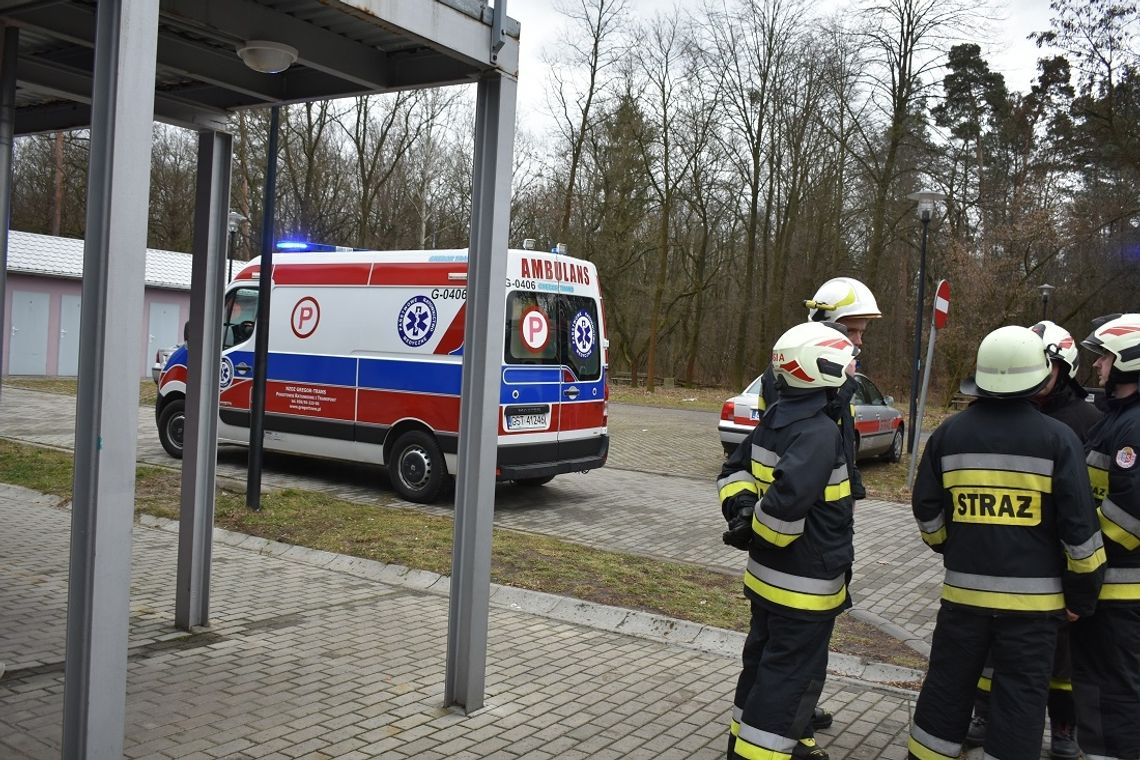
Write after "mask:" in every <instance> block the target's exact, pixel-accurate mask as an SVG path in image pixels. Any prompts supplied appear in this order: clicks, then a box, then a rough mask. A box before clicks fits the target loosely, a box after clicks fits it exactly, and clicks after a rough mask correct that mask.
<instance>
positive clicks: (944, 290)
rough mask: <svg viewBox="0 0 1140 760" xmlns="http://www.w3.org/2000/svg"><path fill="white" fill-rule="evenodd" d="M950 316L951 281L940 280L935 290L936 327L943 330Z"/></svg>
mask: <svg viewBox="0 0 1140 760" xmlns="http://www.w3.org/2000/svg"><path fill="white" fill-rule="evenodd" d="M949 318H950V281H949V280H939V282H938V288H937V289H936V290H935V291H934V327H935V329H938V330H941V329H942V328H943V327H945V326H946V322H947V320H948V319H949Z"/></svg>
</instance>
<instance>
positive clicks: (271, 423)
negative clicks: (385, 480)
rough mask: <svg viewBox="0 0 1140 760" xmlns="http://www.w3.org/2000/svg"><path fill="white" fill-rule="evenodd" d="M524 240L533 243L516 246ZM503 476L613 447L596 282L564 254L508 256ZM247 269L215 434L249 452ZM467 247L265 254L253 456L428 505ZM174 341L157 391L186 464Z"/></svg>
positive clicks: (601, 459) (446, 414)
mask: <svg viewBox="0 0 1140 760" xmlns="http://www.w3.org/2000/svg"><path fill="white" fill-rule="evenodd" d="M528 243H529V241H528ZM507 259H508V263H507V278H506V320H505V324H504V325H503V330H502V333H501V334H502V336H503V337H502V338H501V340H502V367H501V371H500V374H499V413H498V419H499V442H498V463H497V471H496V475H497V477H498V479H499V480H510V481H514V482H515V483H518V484H520V485H523V486H539V485H543V484H545V483H548V482H549V481H550V480H551V479H553V478H554V476H556V475H559V474H562V473H568V472H583V471H586V470H592V469H594V468H596V467H601V466H602V465H604V464H605V462H606V457H607V455H608V453H609V433H608V413H609V409H608V403H609V402H608V398H609V393H608V386H607V374H608V368H607V347H608V341H607V339H606V328H605V319H604V314H603V311H602V300H601V292H600V290H599V289H598V273H597V270H596V268H595V267H594V265H593V264H591V263H590V262H588V261H582V260H579V259H574V258H571V257H570V256H567V255H565V254H562V253H557V252H552V253H544V252H540V251H533V250H514V249H512V250H509V251H508V252H507ZM260 270H261V267H260V263H259V260H258V259H254V260H253V261H251V262H249V264H248V265H246V266H245V268H244V269H242V271H241V272H239V273H238V274H237V276H236V277H235V278H234V280H233V281H232V282H231V283H230V284H229V285H228V286H227V288H226V293H225V299H224V309H223V315H222V319H223V322H222V363H221V367H220V370H219V375H218V385H219V392H220V397H219V404H220V408H219V417H220V419H219V424H218V439H219V443H223V444H239V445H248V443H249V425H250V391H251V389H252V386H253V357H254V333H255V322H254V320H255V315H256V313H257V303H258V295H259V288H258V278H259V276H260ZM466 307H467V252H466V250H448V251H352V250H344V249H341V250H337V251H332V252H324V251H321V252H312V251H307V250H298V251H296V252H281V253H276V254H275V255H274V260H273V293H272V297H271V299H270V314H269V321H270V330H269V359H268V371H267V382H266V395H265V410H266V416H265V448H266V450H268V451H278V452H286V453H290V454H301V455H306V456H315V457H324V458H330V459H338V460H347V461H352V462H364V463H372V464H379V465H382V466H384V467H385V468H386V469H387V472H388V476H389V480H390V482H391V484H392V486H393V488H394V489H395V490H396V491H397V492H398V493H399V494H400V495H401V496H402V497H403V498H405V499H408V500H410V501H415V502H422V503H428V502H432V501H434V500H436V499H437V498H438V497H439V496H440V495H441V493H443V491H444V489H445V486H446V485H447V484H448V479H449V475H450V474H452V473H454V472H455V468H456V452H457V450H458V440H459V394H460V377H461V372H462V359H463V335H464V320H465V316H466V311H467V308H466ZM186 359H187V348H186V347H185V346H183V347H181V348H179V349H178V350H177V351H175V352H174V353H173V354H172V355H171V356H170V359H169V360H168V361H167V363H166V366H165V367H164V368H163V370H162V373H161V375H160V377H159V383H158V400H157V402H156V404H155V419H156V421H157V423H158V432H159V438H160V440H161V442H162V446H163V448H165V449H166V451H167V453H168V454H170V455H171V456H173V457H176V458H180V457H181V456H182V430H183V421H184V408H185V396H186V378H187V371H186Z"/></svg>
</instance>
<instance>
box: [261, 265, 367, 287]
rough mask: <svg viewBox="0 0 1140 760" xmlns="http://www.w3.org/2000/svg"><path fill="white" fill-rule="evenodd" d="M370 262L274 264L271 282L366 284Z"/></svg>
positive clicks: (286, 283) (280, 283)
mask: <svg viewBox="0 0 1140 760" xmlns="http://www.w3.org/2000/svg"><path fill="white" fill-rule="evenodd" d="M371 273H372V265H371V264H275V265H274V266H273V282H275V283H276V284H278V285H356V286H362V285H367V284H368V279H369V275H370V274H371Z"/></svg>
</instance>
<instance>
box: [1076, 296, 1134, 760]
mask: <svg viewBox="0 0 1140 760" xmlns="http://www.w3.org/2000/svg"><path fill="white" fill-rule="evenodd" d="M1114 317H1115V318H1109V319H1107V320H1104V321H1102V320H1097V323H1099V326H1098V327H1097V328H1096V329H1094V330H1093V332H1092V334H1091V335H1089V336H1088V337H1087V338H1085V339H1084V340H1083V341H1082V342H1081V345H1083V346H1084V347H1085V348H1087V349H1089V350H1090V351H1093V352H1094V353H1097V354H1099V358H1098V359H1097V360H1096V362H1095V363H1094V364H1093V367H1094V368H1095V369H1096V370H1097V374H1098V377H1099V380H1100V383H1101V385H1103V386H1104V389H1105V404H1106V406H1107V411H1106V413H1105V416H1104V419H1103V420H1101V421H1100V423H1098V424H1097V425H1096V426H1095V427H1094V428H1093V429H1092V430H1091V431H1090V432H1089V439H1088V442H1087V443H1086V444H1085V450H1086V451H1087V460H1086V461H1087V463H1088V472H1089V480H1090V481H1091V482H1092V491H1093V498H1094V501H1095V502H1096V504H1097V514H1098V516H1099V518H1100V526H1101V530H1102V531H1103V533H1104V547H1105V553H1106V555H1107V567H1108V569H1107V572H1106V573H1105V579H1104V586H1103V587H1102V588H1101V591H1100V602H1099V604H1098V605H1097V610H1096V614H1095V615H1093V616H1092V617H1089V618H1084V619H1082V620H1079V621H1078V622H1077V623H1075V624H1074V625H1073V633H1072V637H1073V693H1074V696H1075V698H1076V702H1077V726H1078V730H1077V738H1078V740H1079V741H1080V743H1081V748H1082V749H1084V751H1085V753H1086V757H1087V758H1088V760H1136V758H1138V757H1140V462H1137V459H1138V457H1140V393H1138V392H1137V383H1138V382H1140V314H1124V315H1114Z"/></svg>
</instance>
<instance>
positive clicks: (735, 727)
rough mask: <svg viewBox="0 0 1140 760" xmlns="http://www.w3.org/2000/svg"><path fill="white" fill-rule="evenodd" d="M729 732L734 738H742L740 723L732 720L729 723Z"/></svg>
mask: <svg viewBox="0 0 1140 760" xmlns="http://www.w3.org/2000/svg"><path fill="white" fill-rule="evenodd" d="M728 732H729V733H730V734H732V735H733V736H740V721H738V720H732V719H730V720H729V722H728Z"/></svg>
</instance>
